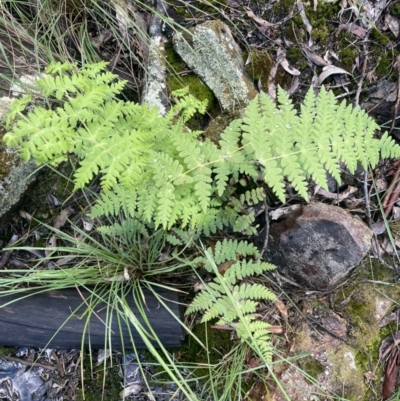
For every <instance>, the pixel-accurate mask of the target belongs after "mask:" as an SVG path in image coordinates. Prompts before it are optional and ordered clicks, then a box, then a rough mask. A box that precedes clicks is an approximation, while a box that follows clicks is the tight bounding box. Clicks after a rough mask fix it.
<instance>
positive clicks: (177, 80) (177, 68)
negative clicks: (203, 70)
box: [165, 41, 219, 130]
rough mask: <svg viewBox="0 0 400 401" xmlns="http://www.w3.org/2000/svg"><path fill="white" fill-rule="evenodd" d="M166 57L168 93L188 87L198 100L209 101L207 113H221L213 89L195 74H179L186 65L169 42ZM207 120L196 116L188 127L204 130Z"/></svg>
mask: <svg viewBox="0 0 400 401" xmlns="http://www.w3.org/2000/svg"><path fill="white" fill-rule="evenodd" d="M165 56H166V59H167V68H168V70H169V74H168V77H167V89H168V93H172V92H173V91H175V90H178V89H181V88H184V87H186V86H188V87H189V90H190V93H191V94H192V95H194V96H195V97H196V98H197V99H199V100H206V101H207V109H206V110H207V112H208V113H210V114H216V113H217V112H218V111H219V105H218V101H217V99H216V97H215V96H214V93H213V92H212V91H211V89H210V88H209V87H208V86H207V85H205V84H204V83H203V82H202V80H201V79H200V78H199V77H198V76H197V75H195V74H193V73H185V74H182V75H180V74H179V73H180V72H181V71H182V70H183V69H184V67H185V65H186V64H185V62H184V61H183V60H182V58H181V57H180V56H179V54H178V53H177V52H176V51H175V50H174V48H173V45H172V41H169V42H168V43H167V44H166V46H165ZM205 119H206V118H205V117H203V116H200V115H196V116H194V118H193V119H192V120H191V121H190V122H189V124H188V126H189V128H191V129H194V130H197V129H202V128H204V127H203V125H204V120H205Z"/></svg>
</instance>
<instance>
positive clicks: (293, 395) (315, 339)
mask: <svg viewBox="0 0 400 401" xmlns="http://www.w3.org/2000/svg"><path fill="white" fill-rule="evenodd" d="M302 312H303V315H304V316H305V317H306V319H307V320H308V321H304V322H303V323H301V324H300V325H299V326H298V327H296V330H295V331H296V333H297V334H296V335H295V336H294V338H293V339H292V341H291V344H292V345H291V349H290V353H291V354H292V355H300V354H306V355H307V354H308V356H305V357H303V358H301V359H299V360H298V361H297V362H296V363H295V364H292V365H291V366H289V367H288V368H286V369H283V370H282V371H281V372H280V374H279V380H280V382H281V383H284V390H285V392H286V395H287V396H288V397H289V399H290V400H291V401H303V400H310V401H311V400H320V401H322V400H323V401H328V400H332V399H336V398H335V397H334V396H335V395H341V396H342V397H343V399H344V400H352V401H361V400H363V399H364V395H365V393H366V391H367V386H366V384H365V380H364V373H365V372H363V369H362V368H361V367H360V366H358V365H357V363H356V356H357V350H356V349H355V348H353V347H352V346H351V345H349V344H347V340H348V336H347V331H348V327H347V323H346V321H345V320H344V319H343V318H341V317H340V316H338V315H337V314H335V313H334V312H333V311H332V310H330V309H328V307H327V305H325V304H323V303H321V304H319V303H314V305H313V303H312V302H309V303H307V304H306V305H305V306H304V308H303V311H302ZM287 399H288V398H286V397H285V396H284V395H283V393H282V392H281V391H279V390H275V391H273V394H272V396H271V398H270V400H271V401H285V400H287Z"/></svg>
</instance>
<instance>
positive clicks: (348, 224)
mask: <svg viewBox="0 0 400 401" xmlns="http://www.w3.org/2000/svg"><path fill="white" fill-rule="evenodd" d="M371 238H372V231H371V230H370V229H369V228H368V227H367V226H366V225H365V224H364V223H363V222H362V221H361V220H359V219H357V218H356V217H353V216H352V215H351V214H350V213H349V212H347V211H345V210H343V209H341V208H339V207H336V206H330V205H325V204H322V203H316V204H311V205H307V206H300V207H299V208H298V209H296V210H294V211H291V212H289V213H288V214H287V215H286V216H284V217H283V218H282V219H281V220H280V221H278V222H273V223H272V224H271V227H270V237H269V242H268V249H267V251H266V253H265V258H266V259H267V260H268V261H270V262H272V263H274V264H275V265H277V266H278V269H279V271H280V272H281V273H283V274H284V275H287V276H288V277H290V278H292V279H294V280H295V281H297V282H298V283H301V284H303V285H305V286H306V287H308V288H311V289H317V290H329V289H331V288H333V287H335V286H336V285H338V284H339V283H341V282H342V281H343V280H344V279H345V278H346V277H347V276H348V274H349V273H350V271H351V269H352V268H353V267H355V266H356V265H357V264H358V263H359V262H360V261H361V259H362V258H363V257H364V256H365V255H366V254H367V252H368V251H369V249H370V246H371ZM263 241H264V239H263V238H262V237H260V238H259V243H260V245H261V244H262V242H263Z"/></svg>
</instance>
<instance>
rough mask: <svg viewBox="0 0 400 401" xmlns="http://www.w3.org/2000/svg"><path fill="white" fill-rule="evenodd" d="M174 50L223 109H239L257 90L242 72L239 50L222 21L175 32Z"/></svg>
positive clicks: (209, 22) (242, 65)
mask: <svg viewBox="0 0 400 401" xmlns="http://www.w3.org/2000/svg"><path fill="white" fill-rule="evenodd" d="M173 42H174V48H175V50H176V52H177V53H178V54H179V55H180V56H181V57H182V59H183V60H184V61H185V62H186V64H187V65H188V66H189V67H190V68H191V69H192V70H193V71H194V72H195V73H196V74H197V75H198V76H200V77H201V78H202V80H203V81H204V82H205V83H206V84H207V86H208V87H209V88H210V89H211V90H212V91H213V92H214V94H215V96H216V97H217V98H218V100H219V102H220V104H221V107H222V108H223V109H224V110H233V109H235V108H241V107H243V106H244V105H246V104H248V103H249V102H250V100H251V99H253V98H254V97H255V96H256V94H257V91H256V90H255V88H254V85H253V83H252V81H251V79H250V78H249V77H248V75H247V74H246V72H245V69H244V63H243V58H242V52H241V50H240V48H239V46H238V45H237V43H236V42H235V40H234V38H233V36H232V33H231V31H230V29H229V27H228V26H227V25H225V24H224V23H223V22H221V21H219V20H216V21H207V22H205V23H204V24H201V25H198V26H196V27H195V28H194V29H192V30H191V33H190V35H189V34H181V33H180V34H176V35H175V36H174V39H173Z"/></svg>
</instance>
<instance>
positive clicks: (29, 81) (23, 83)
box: [10, 74, 47, 97]
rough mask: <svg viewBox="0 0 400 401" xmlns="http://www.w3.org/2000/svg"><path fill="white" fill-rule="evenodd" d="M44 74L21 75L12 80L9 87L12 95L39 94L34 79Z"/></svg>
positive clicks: (42, 76)
mask: <svg viewBox="0 0 400 401" xmlns="http://www.w3.org/2000/svg"><path fill="white" fill-rule="evenodd" d="M46 76H47V75H46V74H35V75H21V76H20V77H19V79H18V81H15V82H13V84H12V85H11V87H10V91H11V94H12V96H14V97H17V96H20V95H28V94H35V93H37V94H39V90H38V89H35V88H37V85H36V81H37V80H38V79H40V78H44V77H46Z"/></svg>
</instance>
